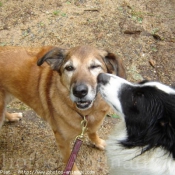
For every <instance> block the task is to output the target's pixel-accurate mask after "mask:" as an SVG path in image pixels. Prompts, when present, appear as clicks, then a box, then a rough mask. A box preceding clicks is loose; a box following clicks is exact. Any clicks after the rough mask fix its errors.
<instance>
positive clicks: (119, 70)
mask: <svg viewBox="0 0 175 175" xmlns="http://www.w3.org/2000/svg"><path fill="white" fill-rule="evenodd" d="M103 60H104V62H105V64H106V68H107V71H108V73H110V74H115V75H117V76H119V77H122V78H126V73H125V68H124V66H123V63H122V60H121V59H119V58H117V57H116V55H114V54H113V53H111V52H108V51H107V52H106V54H105V56H104V57H103Z"/></svg>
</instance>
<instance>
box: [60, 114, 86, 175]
mask: <svg viewBox="0 0 175 175" xmlns="http://www.w3.org/2000/svg"><path fill="white" fill-rule="evenodd" d="M86 117H87V116H83V120H82V121H81V126H82V132H81V134H80V135H78V136H77V137H76V139H75V143H74V146H73V149H72V152H71V155H70V157H69V160H68V163H67V165H66V168H65V169H64V171H63V175H69V174H70V173H71V171H72V168H73V165H74V163H75V160H76V158H77V155H78V152H79V150H80V147H81V145H82V143H83V140H82V139H83V138H84V133H85V132H86V129H87V123H88V121H87V119H86Z"/></svg>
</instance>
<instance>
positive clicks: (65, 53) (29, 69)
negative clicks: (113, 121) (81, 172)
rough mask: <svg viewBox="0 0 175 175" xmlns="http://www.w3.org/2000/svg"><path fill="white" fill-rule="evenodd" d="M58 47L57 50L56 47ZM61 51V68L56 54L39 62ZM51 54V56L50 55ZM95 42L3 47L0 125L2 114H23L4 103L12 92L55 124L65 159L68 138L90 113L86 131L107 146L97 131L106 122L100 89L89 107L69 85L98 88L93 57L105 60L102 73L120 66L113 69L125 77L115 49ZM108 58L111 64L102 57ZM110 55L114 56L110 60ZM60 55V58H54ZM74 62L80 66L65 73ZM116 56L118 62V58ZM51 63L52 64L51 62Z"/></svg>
mask: <svg viewBox="0 0 175 175" xmlns="http://www.w3.org/2000/svg"><path fill="white" fill-rule="evenodd" d="M54 49H55V50H54ZM58 52H60V54H62V57H64V58H63V59H62V61H61V63H60V64H59V67H57V66H56V64H55V63H54V61H53V60H54V59H50V60H51V61H50V60H49V61H48V62H47V60H46V61H43V63H40V65H41V66H37V62H38V60H41V59H42V58H45V57H50V55H51V57H52V58H55V57H59V56H55V54H56V53H58ZM47 53H49V54H50V55H49V56H48V55H46V54H47ZM110 54H112V53H109V52H107V51H104V50H99V49H96V48H94V47H91V46H80V47H75V48H72V49H68V50H65V49H60V48H56V47H52V46H45V47H40V48H23V47H8V46H7V47H0V126H1V125H2V122H3V120H4V118H5V117H4V116H6V118H7V119H8V120H12V121H15V120H19V119H20V118H21V114H19V115H18V114H9V113H8V112H6V111H5V106H6V105H7V103H9V101H10V100H11V97H12V96H14V97H16V98H18V99H19V100H21V101H22V102H24V103H26V104H27V105H28V106H29V107H31V108H32V109H33V110H34V111H35V112H36V113H37V114H38V115H39V116H41V117H42V118H44V119H45V120H46V121H47V122H49V124H50V125H51V127H52V129H53V132H54V134H55V137H56V140H57V143H58V146H59V149H60V150H61V153H62V156H63V160H64V162H67V161H68V158H69V155H70V141H72V140H73V139H75V137H76V136H77V135H79V134H80V133H81V126H80V122H81V120H82V117H81V116H80V115H79V114H81V115H88V131H87V134H88V136H89V138H90V140H91V141H92V142H93V143H94V144H95V145H96V146H97V147H98V148H100V149H104V147H105V142H104V140H102V139H100V138H99V137H98V135H97V130H98V128H99V127H100V125H101V124H102V122H103V119H104V116H105V115H106V113H107V112H108V110H109V106H108V105H107V104H106V103H105V102H104V101H103V100H102V98H101V96H100V95H99V94H98V95H97V96H96V98H95V101H94V103H93V105H92V107H90V108H89V109H86V110H80V109H78V108H77V107H76V104H75V103H74V102H73V101H72V100H71V99H70V93H71V92H70V90H71V86H72V85H73V84H74V83H75V82H83V83H85V84H88V86H91V87H92V88H94V89H95V88H96V86H97V83H96V77H97V75H94V72H93V73H90V72H91V70H90V68H89V67H88V64H89V62H93V61H94V60H96V61H97V60H98V61H99V62H100V63H101V68H100V72H109V73H115V70H113V69H112V68H111V64H117V65H115V66H116V67H118V69H117V71H118V72H116V73H115V74H118V75H119V76H121V77H125V71H124V68H123V66H122V63H121V61H120V60H118V59H117V58H116V57H115V55H114V54H112V55H110ZM107 56H112V57H110V63H109V62H108V58H107V62H105V61H104V59H103V58H104V57H107ZM111 58H112V59H111ZM56 59H57V58H56ZM70 60H71V61H72V62H73V63H74V64H75V66H76V70H75V71H74V72H73V73H71V76H70V75H69V74H70V73H69V72H68V73H65V72H66V71H65V70H64V65H65V64H66V63H67V62H68V61H70ZM115 60H116V63H114V62H115ZM47 63H48V64H47ZM76 170H77V167H76V166H75V165H74V167H73V171H76Z"/></svg>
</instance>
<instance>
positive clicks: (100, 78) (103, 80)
mask: <svg viewBox="0 0 175 175" xmlns="http://www.w3.org/2000/svg"><path fill="white" fill-rule="evenodd" d="M108 81H109V76H108V75H107V74H105V73H101V74H99V75H98V77H97V82H98V83H101V84H103V85H105V84H107V83H108Z"/></svg>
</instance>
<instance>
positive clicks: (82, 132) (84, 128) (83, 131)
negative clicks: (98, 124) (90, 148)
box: [76, 116, 88, 139]
mask: <svg viewBox="0 0 175 175" xmlns="http://www.w3.org/2000/svg"><path fill="white" fill-rule="evenodd" d="M87 124H88V121H87V119H86V116H83V120H82V121H81V127H82V130H81V134H80V135H78V136H77V137H76V139H77V138H79V139H83V138H84V134H85V132H86V130H87Z"/></svg>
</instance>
